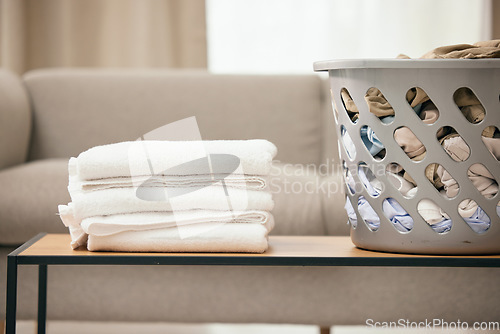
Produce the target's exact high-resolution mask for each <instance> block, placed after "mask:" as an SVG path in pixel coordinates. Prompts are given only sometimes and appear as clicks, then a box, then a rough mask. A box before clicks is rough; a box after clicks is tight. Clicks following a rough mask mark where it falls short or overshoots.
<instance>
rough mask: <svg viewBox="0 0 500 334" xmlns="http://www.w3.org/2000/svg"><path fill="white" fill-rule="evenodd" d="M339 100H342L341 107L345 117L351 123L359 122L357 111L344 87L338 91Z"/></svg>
mask: <svg viewBox="0 0 500 334" xmlns="http://www.w3.org/2000/svg"><path fill="white" fill-rule="evenodd" d="M340 99H341V100H342V105H343V106H344V109H345V111H346V112H347V116H348V117H349V119H350V120H351V122H352V123H356V122H357V121H358V120H359V110H358V107H357V106H356V104H355V103H354V100H353V99H352V97H351V94H350V93H349V91H348V90H347V88H345V87H344V88H342V89H341V90H340Z"/></svg>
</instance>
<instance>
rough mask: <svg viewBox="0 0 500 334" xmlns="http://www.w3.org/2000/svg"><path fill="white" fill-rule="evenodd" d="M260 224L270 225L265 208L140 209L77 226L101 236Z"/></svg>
mask: <svg viewBox="0 0 500 334" xmlns="http://www.w3.org/2000/svg"><path fill="white" fill-rule="evenodd" d="M204 223H213V224H217V223H219V224H225V223H231V224H261V225H264V226H266V228H268V230H271V229H272V228H273V227H274V219H273V216H272V215H271V214H270V213H269V212H265V211H256V210H251V211H233V212H228V211H209V210H191V211H181V212H169V213H155V212H141V213H132V214H124V215H111V216H98V217H90V218H85V219H84V220H83V221H82V224H81V227H82V229H83V230H84V231H85V233H87V234H89V235H96V236H105V235H112V234H117V233H121V232H130V231H144V230H153V229H162V228H171V227H174V228H175V227H178V228H184V227H185V226H187V225H194V224H204Z"/></svg>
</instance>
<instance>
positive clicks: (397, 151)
mask: <svg viewBox="0 0 500 334" xmlns="http://www.w3.org/2000/svg"><path fill="white" fill-rule="evenodd" d="M314 70H315V71H328V72H329V80H330V87H331V97H332V102H333V103H332V104H333V109H334V115H335V121H336V125H335V126H336V130H337V134H338V137H339V152H340V159H341V162H342V163H343V165H344V168H345V170H346V171H347V172H348V173H350V174H351V176H352V179H353V180H354V181H355V183H356V187H355V188H354V191H352V192H351V191H350V190H349V188H348V187H347V186H346V196H347V198H348V199H349V200H350V202H351V203H352V207H353V208H354V211H355V212H356V217H357V224H356V226H352V225H353V224H351V238H352V241H353V243H354V244H355V245H356V246H358V247H361V248H365V249H371V250H378V251H388V252H403V253H417V254H418V253H421V254H488V253H500V217H499V216H498V214H499V213H500V212H498V213H497V205H498V204H500V203H499V198H500V195H499V194H498V193H497V194H495V195H494V196H493V197H491V196H490V197H485V196H483V195H482V194H481V192H480V191H479V190H478V189H477V188H476V187H475V186H474V185H473V184H472V182H471V179H470V178H469V176H468V175H469V174H468V170H469V167H471V166H472V165H474V164H482V166H483V167H485V168H486V169H487V170H488V171H489V172H490V173H491V175H492V176H493V177H494V178H495V179H496V180H500V163H499V161H498V160H497V159H496V158H495V157H494V155H493V152H490V151H489V150H488V148H487V147H486V146H485V144H484V143H483V140H482V133H483V130H484V129H485V128H487V127H488V126H495V127H496V128H497V129H499V128H500V101H499V94H500V59H480V60H479V59H474V60H465V59H460V60H458V59H446V60H437V59H431V60H420V59H419V60H416V59H415V60H413V59H412V60H410V59H394V60H385V59H383V60H334V61H321V62H316V63H315V64H314ZM372 87H375V88H377V89H379V90H380V92H382V94H383V95H384V97H385V99H386V100H387V101H388V102H389V103H390V105H391V106H392V109H394V113H395V115H394V119H393V121H392V123H390V124H384V123H383V122H381V120H380V119H379V118H378V117H377V116H375V115H374V114H373V113H371V112H370V110H369V106H368V104H367V102H366V101H365V94H366V93H367V91H368V90H369V89H370V88H372ZM415 87H420V88H421V89H423V90H424V91H425V92H426V93H427V95H428V96H429V97H430V99H431V100H432V102H433V103H434V104H435V105H436V106H437V109H438V110H439V118H438V119H437V121H435V123H433V124H425V123H423V122H422V120H421V119H420V118H419V117H418V115H417V114H416V113H415V111H414V110H413V109H412V107H411V106H410V105H409V103H408V101H407V99H406V94H407V92H408V90H410V89H412V88H415ZM464 87H466V88H468V89H470V90H472V92H473V93H474V94H475V96H476V97H477V98H478V99H479V101H480V102H481V104H482V106H483V107H484V109H485V116H484V119H483V120H482V121H480V122H478V123H476V124H474V123H471V122H470V121H468V120H467V119H466V117H464V115H463V114H462V112H461V110H460V109H459V108H458V107H457V104H456V103H455V100H454V94H455V92H456V91H457V90H459V89H463V88H464ZM342 90H344V92H348V94H349V95H350V97H351V98H352V101H353V102H354V104H355V105H356V107H357V109H358V111H359V114H358V119H357V121H356V122H353V121H352V120H351V117H349V114H348V112H347V110H346V107H345V104H344V100H343V98H342V95H341V91H342ZM445 126H447V127H452V128H454V129H455V131H456V132H458V134H459V135H460V136H461V137H462V138H463V140H465V142H466V144H467V145H468V146H469V148H470V155H469V157H468V158H467V159H466V160H465V161H463V162H457V161H455V160H454V159H452V158H451V157H450V156H449V155H448V154H447V153H446V151H445V150H444V149H443V147H442V146H441V144H440V142H439V141H438V140H437V136H436V133H437V131H438V130H440V129H441V128H443V127H445ZM366 127H369V129H371V130H373V132H374V133H375V134H376V136H377V137H378V139H379V140H380V141H381V142H382V143H383V146H384V147H385V156H384V157H383V158H381V159H376V158H374V156H373V155H372V154H370V152H369V151H368V149H367V147H366V146H365V144H364V143H363V141H362V140H361V137H360V131H362V128H364V129H366ZM400 127H407V128H409V129H410V130H411V131H412V132H413V133H414V135H415V136H416V137H417V138H418V139H419V140H420V141H421V143H422V144H423V145H424V146H425V150H426V153H425V157H424V158H423V160H420V161H414V160H411V159H410V158H409V157H408V156H407V154H406V153H405V152H404V151H403V149H402V148H401V147H400V145H399V144H398V143H397V142H396V140H395V138H394V132H395V131H396V129H398V128H400ZM342 133H344V136H342ZM345 133H347V134H348V136H346V135H345ZM341 137H342V138H346V137H347V139H344V142H342V139H341ZM349 137H350V139H349ZM345 140H348V141H349V142H345ZM499 140H500V139H499ZM346 146H347V147H349V146H350V147H353V148H354V150H353V151H354V152H349V153H350V155H349V154H348V152H347V151H346ZM360 163H361V165H362V166H367V167H368V168H370V170H371V172H372V174H373V175H375V176H376V179H377V180H378V182H379V184H380V185H381V187H380V189H379V194H378V195H377V196H373V193H371V192H370V191H369V190H368V189H367V188H366V187H365V186H359V185H360V184H362V180H360V179H359V173H358V168H360ZM393 163H396V164H398V165H399V166H400V167H402V168H404V170H405V171H406V172H408V173H409V175H410V176H411V178H412V179H413V180H414V182H415V183H416V184H417V187H418V188H417V189H418V190H417V191H416V193H415V194H414V196H413V197H408V196H404V195H403V194H402V193H401V192H400V191H398V190H397V189H396V188H395V187H394V185H393V182H391V180H389V179H388V177H387V172H386V171H387V168H388V165H389V164H391V165H394V164H393ZM433 163H434V164H440V165H441V166H442V167H444V169H445V170H446V171H448V172H449V174H451V175H452V177H453V178H454V179H455V180H456V182H457V183H458V185H459V188H460V189H459V192H458V194H457V195H456V196H455V197H452V198H448V197H446V196H443V194H442V193H440V192H439V191H438V190H437V189H436V187H434V185H433V184H432V183H431V182H430V181H429V179H428V178H427V177H426V175H425V171H426V168H427V166H428V165H429V164H433ZM363 168H365V167H363ZM360 196H363V197H364V199H366V201H367V202H368V203H369V204H370V206H371V207H372V208H373V211H374V212H375V213H376V215H377V216H378V218H379V220H380V224H379V227H378V228H377V229H376V230H374V229H373V228H370V226H369V225H368V224H367V223H366V222H365V220H364V219H363V217H362V216H361V215H360V213H359V210H358V205H357V203H358V201H359V199H360ZM388 198H389V199H390V198H392V199H394V200H396V201H397V202H398V203H399V204H400V206H402V207H403V208H404V209H405V210H406V212H407V213H408V215H409V216H410V217H411V218H412V220H413V226H412V228H411V230H410V231H408V232H405V233H403V232H400V231H398V229H397V228H395V227H394V226H393V223H391V221H390V220H389V218H388V217H387V216H386V213H385V212H384V210H383V203H384V200H386V199H388ZM471 199H472V200H473V201H475V202H476V203H477V205H478V206H479V207H480V208H481V209H482V210H483V211H484V213H486V215H487V216H488V217H489V219H490V225H489V228H488V229H487V230H486V231H484V233H477V232H475V231H474V230H473V229H472V228H471V227H469V225H468V224H467V223H466V222H465V221H464V219H463V218H462V216H461V215H460V214H459V212H458V209H457V208H458V205H459V203H461V202H462V201H464V200H471ZM422 200H426V201H427V200H431V201H433V202H434V203H435V204H436V205H437V206H439V207H440V208H441V209H442V210H443V212H445V213H446V215H447V216H448V217H449V220H450V221H451V229H450V230H448V231H447V232H446V233H438V232H436V231H435V230H434V229H433V228H431V225H429V224H428V223H427V222H426V221H425V220H424V219H423V218H422V216H421V215H420V213H419V211H418V209H419V203H420V202H421V201H422Z"/></svg>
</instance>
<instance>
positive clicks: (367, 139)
mask: <svg viewBox="0 0 500 334" xmlns="http://www.w3.org/2000/svg"><path fill="white" fill-rule="evenodd" d="M359 135H360V136H361V141H362V142H363V144H364V145H365V147H366V149H367V150H368V152H370V154H371V155H372V156H373V158H375V160H382V159H383V158H384V157H385V147H384V144H382V142H381V141H380V139H379V138H378V137H377V135H376V134H375V131H373V130H372V128H370V127H369V126H368V125H363V126H362V127H361V129H360V130H359Z"/></svg>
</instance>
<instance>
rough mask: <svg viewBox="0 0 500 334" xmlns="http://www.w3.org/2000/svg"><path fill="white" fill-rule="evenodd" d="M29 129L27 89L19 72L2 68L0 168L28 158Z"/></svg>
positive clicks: (0, 73) (0, 80) (0, 78)
mask: <svg viewBox="0 0 500 334" xmlns="http://www.w3.org/2000/svg"><path fill="white" fill-rule="evenodd" d="M30 132H31V112H30V104H29V100H28V95H27V94H26V90H25V88H24V87H23V84H22V82H21V80H20V78H19V77H18V76H17V75H15V74H14V73H12V72H10V71H8V70H5V69H0V169H3V168H6V167H10V166H14V165H17V164H20V163H23V162H24V161H26V156H27V154H28V144H29V139H30Z"/></svg>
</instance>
